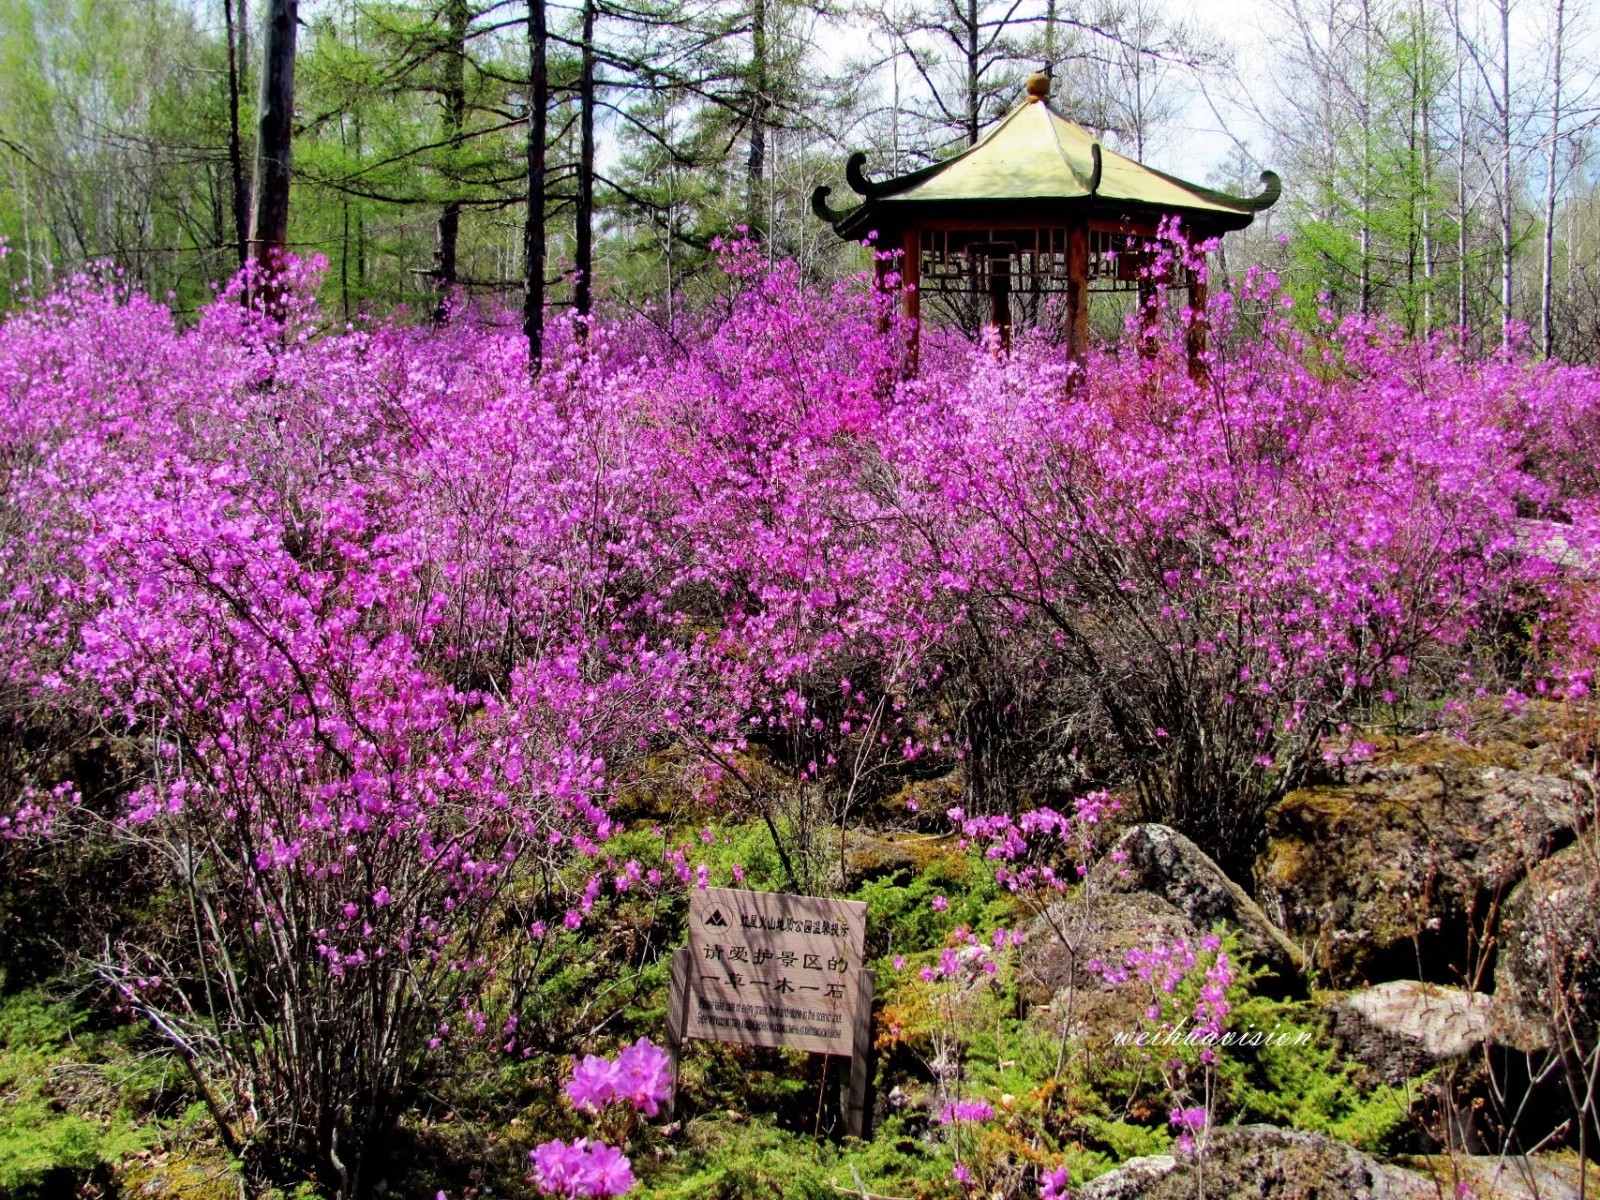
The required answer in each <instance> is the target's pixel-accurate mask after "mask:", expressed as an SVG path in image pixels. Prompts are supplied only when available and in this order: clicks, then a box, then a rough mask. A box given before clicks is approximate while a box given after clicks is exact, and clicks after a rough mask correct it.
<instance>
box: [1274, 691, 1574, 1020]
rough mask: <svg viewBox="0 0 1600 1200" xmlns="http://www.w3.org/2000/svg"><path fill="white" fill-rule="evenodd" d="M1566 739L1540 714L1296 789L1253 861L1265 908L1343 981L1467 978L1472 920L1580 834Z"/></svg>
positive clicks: (1398, 748) (1382, 753)
mask: <svg viewBox="0 0 1600 1200" xmlns="http://www.w3.org/2000/svg"><path fill="white" fill-rule="evenodd" d="M1540 711H1541V713H1542V711H1543V710H1542V709H1541V710H1540ZM1560 736H1561V735H1560V730H1559V728H1558V727H1551V726H1549V725H1547V724H1541V723H1540V722H1538V721H1535V720H1533V719H1532V718H1531V717H1530V718H1528V719H1526V720H1523V721H1521V722H1520V723H1519V722H1512V723H1509V724H1508V725H1507V726H1506V727H1504V728H1502V729H1500V730H1498V731H1496V733H1495V736H1492V737H1488V738H1487V739H1486V740H1484V741H1483V742H1482V743H1480V744H1477V745H1468V744H1466V743H1464V742H1462V741H1461V740H1459V739H1457V738H1455V737H1452V736H1449V735H1444V734H1435V735H1432V736H1427V737H1422V736H1419V737H1412V738H1400V739H1395V740H1393V741H1391V742H1390V743H1389V744H1387V746H1386V747H1384V748H1382V749H1380V750H1379V751H1378V752H1377V753H1376V754H1375V755H1374V756H1373V757H1372V758H1370V759H1369V760H1368V761H1366V762H1361V763H1356V764H1353V765H1350V766H1347V767H1345V768H1343V777H1342V779H1341V780H1340V781H1337V782H1329V783H1324V784H1320V785H1317V786H1313V787H1306V788H1302V789H1301V790H1299V791H1296V792H1292V793H1290V794H1289V795H1288V796H1286V797H1285V798H1284V799H1283V800H1282V801H1281V802H1280V803H1279V804H1278V805H1277V806H1276V807H1275V808H1274V809H1273V810H1272V812H1271V813H1270V814H1269V817H1268V844H1267V848H1266V850H1265V851H1264V852H1263V853H1262V855H1261V857H1260V859H1259V860H1258V861H1257V863H1256V895H1257V897H1258V898H1259V899H1260V901H1261V904H1262V906H1263V908H1265V910H1266V911H1267V913H1268V914H1269V915H1270V916H1271V917H1272V918H1273V920H1274V921H1276V922H1277V924H1278V925H1279V926H1280V927H1282V928H1283V929H1284V930H1286V931H1287V932H1288V934H1289V935H1290V937H1292V938H1293V939H1295V941H1297V942H1298V943H1300V944H1301V945H1304V946H1308V947H1310V949H1311V956H1312V960H1313V962H1314V964H1315V965H1316V967H1317V968H1319V969H1320V970H1321V971H1322V972H1323V973H1324V977H1325V978H1326V979H1327V980H1328V981H1329V982H1330V983H1332V984H1333V985H1334V986H1336V987H1341V988H1344V987H1356V986H1360V985H1361V984H1363V983H1378V982H1382V981H1384V980H1387V979H1405V978H1422V979H1425V980H1430V981H1433V982H1439V983H1451V982H1455V981H1457V980H1459V979H1462V978H1466V977H1468V976H1469V974H1470V968H1471V967H1472V966H1473V965H1474V964H1472V963H1469V962H1468V958H1469V953H1470V950H1471V947H1472V941H1471V938H1470V937H1469V935H1468V929H1469V925H1470V924H1472V923H1473V922H1478V923H1480V924H1481V922H1482V921H1483V920H1484V918H1485V916H1486V914H1487V913H1488V911H1489V910H1490V908H1491V907H1492V902H1493V899H1494V897H1496V896H1501V895H1504V894H1505V893H1506V892H1507V891H1509V890H1510V888H1511V887H1512V886H1513V885H1515V884H1516V882H1517V881H1518V880H1519V879H1521V878H1522V877H1523V876H1524V875H1525V874H1526V873H1527V872H1528V870H1529V868H1530V867H1532V866H1533V864H1535V863H1537V862H1539V861H1540V860H1541V859H1543V858H1545V857H1546V856H1547V855H1549V854H1550V853H1551V852H1552V851H1553V850H1554V849H1556V848H1557V847H1558V846H1559V845H1561V844H1562V843H1563V842H1565V841H1567V840H1570V838H1571V837H1572V832H1571V831H1572V830H1573V829H1574V827H1575V825H1576V823H1577V821H1578V813H1579V811H1580V809H1579V803H1578V802H1579V798H1580V797H1579V792H1578V789H1577V787H1576V785H1575V784H1574V783H1573V781H1572V780H1571V779H1570V778H1569V777H1568V775H1567V773H1566V772H1567V771H1568V769H1569V768H1568V766H1567V761H1568V760H1567V757H1566V754H1565V752H1564V750H1563V748H1562V747H1561V745H1560ZM1480 932H1481V930H1480Z"/></svg>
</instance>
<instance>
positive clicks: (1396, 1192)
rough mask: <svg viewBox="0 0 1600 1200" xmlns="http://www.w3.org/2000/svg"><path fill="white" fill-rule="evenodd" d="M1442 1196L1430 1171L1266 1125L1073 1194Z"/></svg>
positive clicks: (1086, 1197) (1158, 1197)
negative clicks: (1200, 1153) (1197, 1154)
mask: <svg viewBox="0 0 1600 1200" xmlns="http://www.w3.org/2000/svg"><path fill="white" fill-rule="evenodd" d="M1200 1195H1205V1196H1208V1197H1211V1196H1215V1197H1218V1198H1219V1200H1221V1198H1223V1197H1227V1198H1228V1200H1438V1198H1439V1189H1438V1185H1437V1184H1436V1183H1434V1182H1433V1181H1432V1180H1431V1179H1429V1178H1427V1177H1426V1176H1424V1175H1420V1174H1418V1173H1416V1172H1414V1171H1408V1170H1406V1169H1404V1168H1402V1167H1395V1166H1390V1165H1388V1164H1386V1163H1380V1162H1378V1161H1377V1160H1376V1159H1373V1158H1370V1157H1369V1156H1367V1155H1365V1154H1363V1153H1361V1151H1359V1150H1357V1149H1355V1148H1354V1147H1351V1146H1347V1145H1345V1144H1344V1143H1343V1142H1336V1141H1334V1140H1333V1139H1331V1138H1326V1137H1323V1136H1321V1135H1320V1134H1315V1133H1304V1132H1301V1131H1300V1130H1295V1129H1278V1128H1275V1127H1272V1126H1268V1125H1240V1126H1229V1127H1224V1128H1221V1129H1217V1130H1215V1131H1213V1132H1212V1134H1211V1137H1210V1140H1209V1144H1208V1145H1207V1146H1206V1147H1205V1152H1204V1157H1203V1160H1202V1161H1197V1160H1196V1159H1195V1157H1194V1156H1193V1155H1188V1154H1177V1155H1165V1154H1163V1155H1153V1156H1151V1157H1149V1158H1136V1159H1132V1160H1130V1161H1128V1162H1126V1163H1124V1164H1123V1165H1122V1166H1120V1167H1118V1168H1117V1169H1116V1170H1115V1171H1112V1172H1111V1173H1110V1174H1109V1175H1102V1176H1101V1177H1100V1178H1098V1179H1096V1180H1094V1181H1092V1182H1090V1183H1088V1184H1086V1185H1085V1186H1083V1187H1082V1188H1079V1189H1078V1190H1077V1191H1075V1192H1074V1193H1073V1196H1074V1200H1195V1197H1197V1196H1200Z"/></svg>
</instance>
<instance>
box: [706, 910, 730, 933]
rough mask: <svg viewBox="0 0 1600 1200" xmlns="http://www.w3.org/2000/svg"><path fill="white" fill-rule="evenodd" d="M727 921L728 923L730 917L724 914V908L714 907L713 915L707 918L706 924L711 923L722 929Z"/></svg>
mask: <svg viewBox="0 0 1600 1200" xmlns="http://www.w3.org/2000/svg"><path fill="white" fill-rule="evenodd" d="M727 923H728V919H727V918H726V917H724V916H723V915H722V910H721V909H720V908H714V909H712V910H711V915H710V916H709V917H707V918H706V924H707V925H711V926H713V927H715V928H717V929H721V928H722V927H723V926H725V925H726V924H727Z"/></svg>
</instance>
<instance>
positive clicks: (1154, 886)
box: [1087, 824, 1306, 985]
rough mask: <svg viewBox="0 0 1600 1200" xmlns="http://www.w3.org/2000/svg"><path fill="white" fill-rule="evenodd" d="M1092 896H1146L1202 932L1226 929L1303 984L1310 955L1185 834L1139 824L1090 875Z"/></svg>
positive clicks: (1258, 960) (1262, 960) (1260, 959)
mask: <svg viewBox="0 0 1600 1200" xmlns="http://www.w3.org/2000/svg"><path fill="white" fill-rule="evenodd" d="M1087 890H1088V892H1089V893H1090V894H1091V895H1119V894H1120V895H1126V894H1130V893H1137V892H1143V893H1147V894H1149V895H1152V896H1156V897H1158V898H1160V899H1162V900H1164V901H1166V903H1167V904H1168V905H1170V906H1171V907H1172V908H1173V909H1174V910H1176V911H1177V912H1178V913H1180V914H1182V916H1183V917H1184V919H1185V920H1187V921H1188V922H1189V924H1190V925H1192V926H1193V927H1195V928H1196V929H1199V930H1201V931H1202V932H1204V931H1209V930H1211V929H1212V928H1214V927H1215V926H1217V925H1225V926H1227V927H1228V928H1231V929H1236V930H1238V932H1239V942H1240V947H1241V949H1242V950H1243V951H1244V953H1245V954H1246V955H1247V956H1248V957H1249V958H1250V959H1251V960H1252V961H1253V962H1254V963H1255V964H1256V965H1258V966H1262V967H1265V968H1266V969H1267V970H1269V971H1271V972H1272V973H1273V974H1274V975H1276V976H1278V977H1279V979H1281V980H1283V981H1285V982H1288V983H1291V984H1295V985H1297V984H1298V983H1299V981H1300V980H1301V979H1302V977H1303V975H1304V972H1305V965H1306V963H1305V956H1304V955H1303V954H1302V953H1301V951H1300V948H1299V947H1298V946H1296V945H1295V944H1294V942H1292V941H1290V940H1289V938H1288V937H1287V936H1286V935H1285V934H1284V932H1283V931H1282V930H1281V929H1279V928H1278V927H1277V926H1276V925H1274V924H1273V923H1272V921H1271V920H1270V919H1269V918H1268V917H1267V914H1266V913H1265V912H1263V911H1262V909H1261V906H1260V905H1258V904H1257V903H1256V902H1255V901H1254V900H1252V899H1251V898H1250V896H1249V895H1248V894H1247V893H1246V892H1245V890H1244V889H1243V888H1242V887H1240V886H1239V885H1238V884H1237V883H1235V882H1234V881H1233V880H1231V879H1229V878H1228V877H1227V875H1225V874H1224V873H1223V870H1222V868H1221V867H1219V866H1218V865H1217V864H1216V862H1215V861H1214V860H1213V859H1212V858H1211V857H1210V856H1209V855H1208V854H1206V852H1205V851H1203V850H1201V849H1200V847H1199V846H1196V845H1195V844H1194V843H1193V842H1191V841H1190V840H1189V839H1188V838H1186V837H1184V835H1183V834H1181V833H1179V832H1177V831H1176V830H1175V829H1170V828H1168V827H1167V826H1165V825H1154V824H1151V825H1135V826H1134V827H1133V828H1131V829H1129V830H1127V831H1126V832H1124V833H1123V835H1122V836H1121V837H1120V838H1118V839H1117V841H1116V844H1115V845H1113V846H1112V847H1111V850H1110V852H1109V853H1108V854H1107V855H1106V856H1105V857H1104V858H1102V859H1101V860H1100V861H1099V862H1098V863H1096V864H1095V867H1094V869H1093V870H1092V871H1090V873H1089V880H1088V889H1087Z"/></svg>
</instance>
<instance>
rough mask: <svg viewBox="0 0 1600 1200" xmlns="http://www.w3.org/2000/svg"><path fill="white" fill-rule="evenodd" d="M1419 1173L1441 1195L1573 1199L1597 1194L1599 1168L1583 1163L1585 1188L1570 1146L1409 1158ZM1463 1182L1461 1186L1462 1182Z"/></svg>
mask: <svg viewBox="0 0 1600 1200" xmlns="http://www.w3.org/2000/svg"><path fill="white" fill-rule="evenodd" d="M1408 1165H1409V1166H1411V1168H1412V1169H1413V1170H1415V1171H1417V1172H1418V1173H1419V1174H1423V1175H1426V1176H1428V1177H1429V1178H1430V1179H1432V1180H1433V1181H1434V1182H1435V1184H1436V1185H1437V1186H1438V1187H1439V1189H1440V1192H1439V1194H1440V1195H1442V1196H1459V1195H1465V1196H1470V1197H1472V1200H1578V1198H1579V1197H1580V1196H1582V1195H1589V1196H1594V1195H1600V1167H1595V1166H1593V1165H1591V1166H1590V1167H1589V1168H1588V1175H1589V1180H1588V1188H1587V1189H1584V1188H1583V1187H1582V1186H1581V1180H1582V1178H1583V1176H1582V1173H1581V1165H1580V1163H1579V1160H1578V1156H1577V1155H1576V1154H1574V1153H1572V1152H1570V1151H1568V1152H1565V1153H1560V1154H1539V1155H1535V1156H1533V1157H1528V1156H1525V1155H1517V1154H1507V1155H1499V1154H1481V1155H1466V1154H1454V1155H1444V1154H1440V1155H1431V1156H1429V1157H1426V1158H1419V1159H1416V1160H1408ZM1463 1185H1465V1187H1463Z"/></svg>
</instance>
